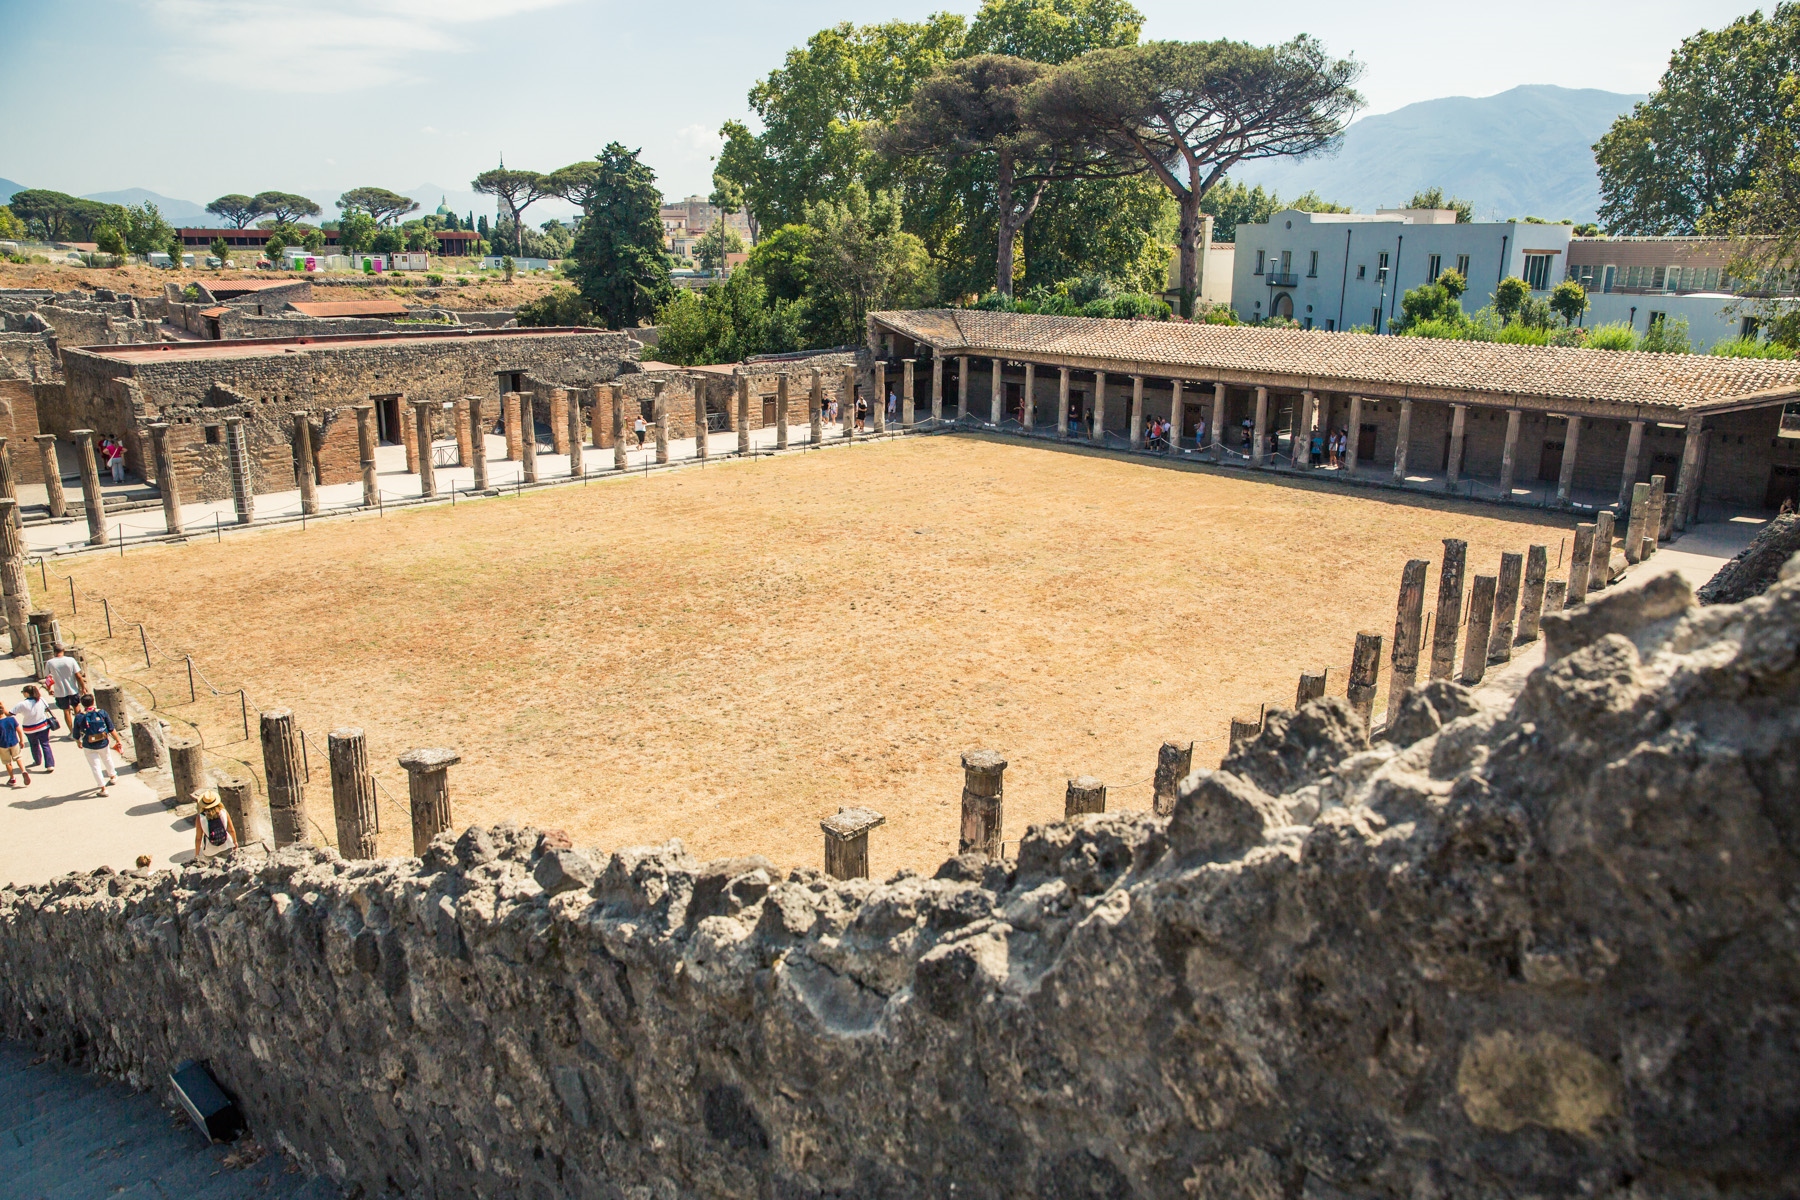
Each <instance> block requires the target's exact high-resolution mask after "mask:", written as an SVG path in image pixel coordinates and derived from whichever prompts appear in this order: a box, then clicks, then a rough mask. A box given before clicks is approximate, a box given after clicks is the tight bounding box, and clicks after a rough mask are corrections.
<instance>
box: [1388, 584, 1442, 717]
mask: <svg viewBox="0 0 1800 1200" xmlns="http://www.w3.org/2000/svg"><path fill="white" fill-rule="evenodd" d="M1430 567H1431V564H1430V563H1429V562H1427V561H1425V560H1424V559H1422V558H1415V559H1411V560H1409V561H1408V562H1407V564H1406V566H1405V567H1403V568H1401V571H1400V599H1399V603H1398V604H1397V606H1396V611H1395V614H1394V648H1393V651H1392V654H1391V657H1392V662H1393V674H1392V676H1391V677H1390V678H1389V679H1388V703H1387V723H1388V724H1390V725H1391V724H1393V723H1394V718H1395V717H1397V716H1399V715H1400V705H1401V703H1402V702H1404V701H1405V699H1406V693H1408V692H1410V691H1411V690H1412V689H1413V685H1414V684H1416V683H1418V681H1419V638H1420V635H1421V634H1422V633H1423V631H1424V623H1425V572H1426V571H1427V570H1429V569H1430Z"/></svg>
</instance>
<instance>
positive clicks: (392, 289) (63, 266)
mask: <svg viewBox="0 0 1800 1200" xmlns="http://www.w3.org/2000/svg"><path fill="white" fill-rule="evenodd" d="M57 253H58V254H60V253H62V252H61V251H58V252H57ZM196 261H198V260H196ZM480 261H481V260H480V259H469V258H465V259H456V258H442V257H439V256H437V255H433V256H432V259H431V270H432V272H435V273H437V274H440V275H443V276H444V277H445V279H446V280H449V281H450V282H447V283H446V284H445V285H444V286H442V287H428V286H426V283H425V275H426V274H427V272H424V271H418V272H413V271H408V272H405V273H404V274H403V275H394V276H389V277H388V278H387V279H382V280H373V279H367V278H362V277H358V276H355V275H353V274H348V273H341V272H337V273H332V274H328V275H316V276H313V277H312V280H313V282H314V284H315V285H317V286H316V288H315V291H317V293H318V295H319V298H320V299H324V300H387V299H398V300H400V301H401V302H402V303H404V304H408V305H411V306H413V307H419V308H423V307H426V306H428V305H437V306H439V307H441V308H459V309H460V308H479V309H492V308H517V307H518V306H519V305H521V304H524V303H526V302H527V301H530V300H536V299H537V298H538V297H539V296H542V295H543V294H544V293H545V292H547V291H549V290H550V289H551V288H552V287H554V286H556V285H558V284H562V285H564V286H570V285H569V284H568V281H567V280H559V279H553V278H551V277H550V276H549V275H547V274H543V275H519V276H515V277H514V279H513V281H512V282H511V283H507V282H506V281H505V280H503V279H502V278H500V277H499V276H498V275H484V274H482V273H481V272H480V271H479V270H477V269H476V268H477V265H478V264H479V263H480ZM458 275H461V276H463V277H465V278H467V279H468V280H469V281H470V282H469V283H468V284H467V285H466V286H462V287H458V286H456V283H455V280H456V278H457V276H458ZM298 278H301V276H299V275H297V274H296V273H295V272H292V271H255V270H241V271H240V270H229V271H212V270H206V269H189V270H182V271H173V272H172V271H169V270H167V269H164V268H158V267H146V266H139V265H136V264H134V265H132V266H129V267H83V266H77V265H75V264H72V263H61V262H52V263H49V264H45V263H12V262H0V288H53V289H55V290H56V291H59V292H73V291H91V290H93V289H94V288H112V289H113V290H114V291H119V292H130V293H131V294H132V295H134V296H160V295H162V293H163V285H164V284H166V283H171V282H173V283H179V284H181V285H182V286H184V287H185V286H186V285H187V284H189V283H191V282H193V281H195V280H199V281H200V282H202V283H206V282H209V281H224V282H231V281H234V280H242V279H298ZM395 279H405V280H407V283H406V284H404V285H400V286H395V285H394V283H393V280H395ZM340 281H341V282H340Z"/></svg>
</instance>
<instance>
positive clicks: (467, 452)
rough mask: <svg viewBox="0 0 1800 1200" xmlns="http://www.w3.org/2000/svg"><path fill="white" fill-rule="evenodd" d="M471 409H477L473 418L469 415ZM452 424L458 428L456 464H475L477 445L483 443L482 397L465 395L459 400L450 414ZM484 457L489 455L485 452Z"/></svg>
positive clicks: (464, 465) (467, 465)
mask: <svg viewBox="0 0 1800 1200" xmlns="http://www.w3.org/2000/svg"><path fill="white" fill-rule="evenodd" d="M470 409H473V410H475V416H474V418H473V419H471V418H470V416H469V410H470ZM450 424H451V425H452V426H453V427H454V428H455V430H456V465H457V466H459V467H472V466H474V465H475V447H477V446H480V445H481V444H482V442H481V397H480V396H464V397H463V398H462V399H461V400H458V401H457V402H456V407H455V409H454V410H453V411H452V412H451V414H450ZM484 449H485V447H484ZM482 457H483V458H486V457H487V455H486V454H483V455H482Z"/></svg>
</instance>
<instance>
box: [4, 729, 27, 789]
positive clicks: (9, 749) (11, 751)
mask: <svg viewBox="0 0 1800 1200" xmlns="http://www.w3.org/2000/svg"><path fill="white" fill-rule="evenodd" d="M24 740H25V739H24V738H23V737H22V736H21V735H20V733H19V718H17V717H15V716H13V715H12V714H11V713H7V714H6V715H5V716H0V762H3V763H5V764H6V786H7V787H17V786H18V781H17V780H15V779H14V778H13V776H14V773H15V772H17V773H21V774H23V775H24V776H25V782H26V783H30V782H31V771H30V769H29V768H27V767H26V766H25V765H24V764H23V763H21V762H20V761H19V744H20V743H21V742H23V741H24Z"/></svg>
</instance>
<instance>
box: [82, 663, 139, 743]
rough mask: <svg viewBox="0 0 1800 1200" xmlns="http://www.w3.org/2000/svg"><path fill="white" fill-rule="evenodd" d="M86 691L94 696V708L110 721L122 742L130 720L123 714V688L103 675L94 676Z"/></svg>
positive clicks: (129, 725)
mask: <svg viewBox="0 0 1800 1200" xmlns="http://www.w3.org/2000/svg"><path fill="white" fill-rule="evenodd" d="M88 690H89V691H90V692H92V693H93V695H94V706H95V707H96V708H98V709H99V710H100V711H101V712H103V713H105V714H106V715H107V716H108V717H109V718H110V719H111V720H112V724H113V728H114V729H116V730H118V731H119V737H120V740H121V741H123V740H124V736H125V733H126V731H128V730H129V729H130V728H131V718H130V717H129V716H127V715H126V713H125V688H124V686H123V685H122V684H119V683H117V682H115V681H113V680H111V679H108V678H106V677H105V676H103V675H96V676H94V677H93V678H92V679H91V680H89V682H88Z"/></svg>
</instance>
